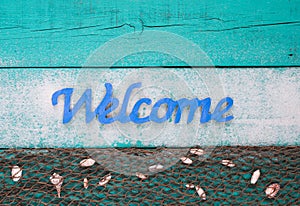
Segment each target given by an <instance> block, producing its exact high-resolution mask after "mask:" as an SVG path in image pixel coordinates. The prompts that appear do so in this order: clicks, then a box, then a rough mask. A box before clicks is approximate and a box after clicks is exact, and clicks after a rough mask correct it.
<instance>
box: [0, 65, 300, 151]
mask: <svg viewBox="0 0 300 206" xmlns="http://www.w3.org/2000/svg"><path fill="white" fill-rule="evenodd" d="M136 71H140V70H137V69H114V70H111V69H31V70H24V69H1V70H0V79H1V82H0V84H1V87H0V93H1V96H0V102H1V104H0V128H1V130H0V147H1V148H11V147H108V146H162V145H167V146H187V145H194V144H200V145H299V142H300V135H299V134H300V110H299V105H300V102H299V101H300V92H299V90H300V81H299V80H300V73H299V70H298V68H293V67H290V68H274V69H272V68H268V69H266V68H257V69H247V68H240V69H239V68H236V69H211V68H209V69H203V68H202V69H201V70H195V69H193V70H192V69H182V68H181V69H176V68H174V69H165V70H164V74H167V73H169V74H170V75H171V74H176V75H178V76H179V77H180V78H178V79H174V78H171V77H170V78H169V79H168V78H165V76H164V75H163V74H162V72H161V70H159V69H158V70H157V71H158V72H159V73H161V76H163V77H162V79H163V80H161V79H160V78H161V77H160V76H154V78H152V79H148V82H147V81H146V79H143V75H144V73H145V72H146V70H142V71H143V72H140V73H139V75H142V76H140V77H141V78H137V77H138V76H136V75H133V76H132V74H135V73H134V72H136ZM151 71H154V72H155V70H153V69H152V70H151ZM196 72H200V73H202V74H206V75H208V76H215V75H217V76H218V77H219V82H216V83H213V84H216V85H221V87H220V88H218V89H219V90H218V91H217V90H211V91H208V90H207V87H208V85H209V82H205V81H206V79H205V78H202V77H201V76H197V73H196ZM131 77H132V78H133V79H132V78H131ZM134 80H135V81H141V82H142V83H143V85H144V86H145V88H146V90H141V91H142V94H144V95H145V96H147V97H148V96H149V97H150V96H151V94H152V93H151V92H148V93H147V90H148V89H149V88H150V89H151V88H152V87H151V85H155V86H160V85H161V82H162V81H170V82H171V83H172V82H173V86H171V87H169V88H168V87H167V86H166V87H165V88H163V89H165V90H166V91H168V89H170V92H171V93H170V92H169V93H168V92H167V93H166V92H165V90H160V91H158V92H156V93H155V92H154V96H155V95H156V97H159V95H162V96H163V97H172V98H174V99H178V98H179V97H186V98H192V97H198V98H200V99H202V98H205V97H207V96H211V97H212V99H213V105H216V103H217V101H218V100H219V99H221V98H223V97H225V96H229V97H232V98H233V99H234V107H233V109H232V114H233V115H234V117H235V118H234V120H232V121H231V122H229V123H226V124H225V125H223V124H217V123H209V124H205V125H200V124H199V122H198V121H197V119H199V116H198V117H197V118H196V117H195V119H194V121H193V124H191V127H192V129H189V128H188V129H189V130H188V131H189V133H191V134H192V135H194V134H195V135H194V136H193V137H192V139H189V140H191V141H188V142H186V141H184V140H185V138H190V137H187V134H188V133H186V134H182V136H180V138H181V140H180V141H182V142H181V144H179V142H180V141H178V139H175V140H173V139H172V138H173V137H174V135H175V134H177V133H178V132H179V133H180V132H184V131H185V130H181V129H179V130H178V128H179V126H176V128H172V127H170V128H169V126H170V125H171V126H172V125H174V124H173V123H172V122H168V123H166V124H165V125H164V126H163V127H162V124H157V125H156V126H157V127H151V128H152V130H150V134H153V135H157V136H159V137H158V138H153V139H152V138H151V137H153V136H151V135H150V136H149V131H148V133H147V128H143V127H142V126H136V125H134V124H132V123H127V124H118V123H113V124H111V125H100V124H99V122H97V121H96V120H94V121H92V123H91V124H86V123H85V116H84V112H85V111H84V109H82V110H81V111H80V113H79V114H76V118H75V120H72V122H71V123H69V124H62V114H63V98H60V99H59V104H58V105H57V106H55V107H54V106H52V104H51V96H52V94H53V93H54V92H55V91H57V90H59V89H62V88H66V87H70V88H75V90H76V89H78V90H80V91H79V93H78V95H77V96H76V95H75V97H77V99H78V98H79V95H81V92H83V91H84V88H83V85H85V86H87V87H88V88H92V89H93V90H92V91H93V98H94V101H93V108H96V107H97V105H98V103H99V101H100V100H101V97H103V95H104V83H105V82H110V83H112V85H113V87H114V88H115V90H114V97H117V98H119V99H120V101H121V100H122V98H123V95H124V93H125V90H126V88H127V87H126V84H130V83H134ZM124 82H125V83H124ZM148 84H149V85H148ZM177 84H179V85H180V86H176V85H177ZM124 85H125V86H124ZM165 85H168V84H165ZM186 85H188V89H186V88H185V87H186ZM178 91H183V93H176V92H178ZM189 91H191V92H189ZM138 92H140V90H137V91H136V93H133V94H132V101H130V102H132V103H130V104H129V108H132V106H133V105H132V104H133V103H134V102H135V101H133V100H134V98H135V97H136V96H137V95H136V94H138ZM143 92H145V93H143ZM218 92H220V93H218ZM217 93H218V94H217ZM176 95H177V96H176ZM180 95H181V96H180ZM149 109H151V108H146V110H145V111H146V112H147V110H149ZM129 111H130V109H129ZM194 123H195V124H194ZM183 125H185V124H183ZM148 126H149V124H148ZM150 126H151V125H150ZM150 126H149V127H150ZM152 126H153V125H152ZM154 126H155V125H154ZM194 126H196V127H194ZM143 129H145V130H143ZM176 129H177V130H176ZM140 130H143V131H144V132H142V133H138V132H137V133H130V132H132V131H140ZM156 131H160V132H162V133H160V132H158V133H157V134H156ZM174 132H175V133H174ZM194 132H196V133H194ZM129 133H130V134H129ZM95 134H96V137H95V136H94V135H95ZM128 135H129V136H128ZM147 135H148V136H147ZM91 137H92V138H91ZM147 138H148V139H147ZM174 144H175V145H174ZM178 144H179V145H178Z"/></svg>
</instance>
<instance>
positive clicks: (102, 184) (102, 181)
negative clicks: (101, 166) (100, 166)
mask: <svg viewBox="0 0 300 206" xmlns="http://www.w3.org/2000/svg"><path fill="white" fill-rule="evenodd" d="M110 180H111V175H110V174H108V175H105V176H104V177H103V178H102V179H101V180H100V182H99V185H100V186H104V187H106V184H107V183H108V182H109V181H110Z"/></svg>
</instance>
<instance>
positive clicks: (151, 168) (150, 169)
mask: <svg viewBox="0 0 300 206" xmlns="http://www.w3.org/2000/svg"><path fill="white" fill-rule="evenodd" d="M148 169H149V171H150V172H156V171H160V170H162V169H164V166H163V165H161V164H158V165H151V166H150V167H149V168H148Z"/></svg>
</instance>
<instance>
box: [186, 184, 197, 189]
mask: <svg viewBox="0 0 300 206" xmlns="http://www.w3.org/2000/svg"><path fill="white" fill-rule="evenodd" d="M185 186H186V188H189V189H193V188H195V185H193V184H186V185H185Z"/></svg>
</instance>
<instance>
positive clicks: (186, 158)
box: [180, 157, 193, 165]
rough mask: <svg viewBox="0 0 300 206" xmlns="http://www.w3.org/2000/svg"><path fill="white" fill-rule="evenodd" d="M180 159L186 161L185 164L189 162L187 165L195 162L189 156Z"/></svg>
mask: <svg viewBox="0 0 300 206" xmlns="http://www.w3.org/2000/svg"><path fill="white" fill-rule="evenodd" d="M180 160H181V161H182V162H183V163H184V164H187V165H190V164H192V163H193V160H191V159H190V158H188V157H181V158H180Z"/></svg>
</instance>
